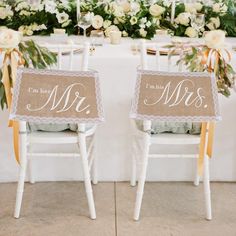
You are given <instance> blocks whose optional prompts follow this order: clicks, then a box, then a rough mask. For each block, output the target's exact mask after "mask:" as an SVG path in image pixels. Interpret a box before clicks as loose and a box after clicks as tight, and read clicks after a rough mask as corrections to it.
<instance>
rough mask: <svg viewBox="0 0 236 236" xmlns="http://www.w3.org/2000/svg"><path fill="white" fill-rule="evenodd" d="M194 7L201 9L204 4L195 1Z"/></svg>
mask: <svg viewBox="0 0 236 236" xmlns="http://www.w3.org/2000/svg"><path fill="white" fill-rule="evenodd" d="M194 7H195V8H196V10H197V11H201V10H202V7H203V5H202V4H201V3H200V2H196V3H194Z"/></svg>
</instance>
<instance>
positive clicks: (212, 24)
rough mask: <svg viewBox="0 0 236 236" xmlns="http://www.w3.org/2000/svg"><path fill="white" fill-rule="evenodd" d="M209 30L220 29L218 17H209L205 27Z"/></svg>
mask: <svg viewBox="0 0 236 236" xmlns="http://www.w3.org/2000/svg"><path fill="white" fill-rule="evenodd" d="M206 26H207V27H208V29H209V30H215V29H218V28H219V27H220V19H219V17H211V18H210V19H209V23H208V24H207V25H206Z"/></svg>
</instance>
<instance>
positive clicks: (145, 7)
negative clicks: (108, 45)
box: [0, 0, 236, 38]
mask: <svg viewBox="0 0 236 236" xmlns="http://www.w3.org/2000/svg"><path fill="white" fill-rule="evenodd" d="M171 2H172V1H171V0H152V1H150V0H132V1H131V0H82V1H81V9H80V10H81V11H83V12H90V13H91V16H92V26H91V28H90V29H91V30H92V29H99V30H104V32H105V34H106V35H108V34H109V32H110V31H111V30H120V31H121V32H122V35H123V36H130V37H133V38H139V37H142V38H152V37H153V36H154V34H155V31H156V29H162V28H165V29H168V30H169V31H170V33H171V34H173V35H177V36H188V37H198V36H201V35H202V34H203V32H204V31H210V30H215V29H222V30H224V31H225V32H226V33H227V36H231V37H235V36H236V21H235V18H236V4H235V1H234V0H212V4H211V5H204V4H203V2H201V1H199V2H196V3H181V2H178V1H177V2H176V6H175V16H174V19H173V21H172V20H171V12H172V9H171V8H172V4H171ZM76 11H77V10H76V0H55V1H54V0H39V3H35V4H28V3H27V1H26V0H15V1H13V0H0V25H2V26H6V27H8V28H12V29H14V30H19V31H21V32H22V33H23V34H24V35H28V36H29V35H33V34H40V35H48V34H50V33H52V32H53V28H64V29H65V30H66V32H67V33H68V34H77V33H78V27H76V25H77V20H76ZM196 13H201V14H204V15H205V23H204V26H203V27H202V28H201V30H199V29H196V28H194V27H193V26H192V24H191V17H192V16H193V15H194V14H196Z"/></svg>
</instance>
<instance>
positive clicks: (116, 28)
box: [105, 25, 120, 37]
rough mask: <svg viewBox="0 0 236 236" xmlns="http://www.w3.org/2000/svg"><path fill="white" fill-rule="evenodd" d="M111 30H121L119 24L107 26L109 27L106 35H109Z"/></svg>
mask: <svg viewBox="0 0 236 236" xmlns="http://www.w3.org/2000/svg"><path fill="white" fill-rule="evenodd" d="M111 31H120V30H119V28H118V27H117V26H115V25H111V26H109V27H107V29H106V30H105V35H106V37H109V35H110V32H111Z"/></svg>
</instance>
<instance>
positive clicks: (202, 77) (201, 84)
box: [131, 70, 220, 122]
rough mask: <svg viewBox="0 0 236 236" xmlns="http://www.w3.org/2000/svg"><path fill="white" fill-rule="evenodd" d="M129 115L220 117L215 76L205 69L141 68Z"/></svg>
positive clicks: (184, 118)
mask: <svg viewBox="0 0 236 236" xmlns="http://www.w3.org/2000/svg"><path fill="white" fill-rule="evenodd" d="M131 117H132V118H136V119H142V120H146V119H147V120H160V121H196V122H203V121H215V120H219V119H220V115H219V108H218V94H217V88H216V82H215V79H214V77H211V76H210V75H208V74H206V73H169V72H157V71H142V70H140V71H138V78H137V83H136V92H135V98H134V101H133V104H132V109H131Z"/></svg>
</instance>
